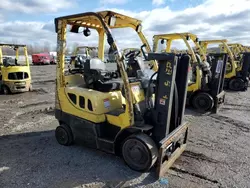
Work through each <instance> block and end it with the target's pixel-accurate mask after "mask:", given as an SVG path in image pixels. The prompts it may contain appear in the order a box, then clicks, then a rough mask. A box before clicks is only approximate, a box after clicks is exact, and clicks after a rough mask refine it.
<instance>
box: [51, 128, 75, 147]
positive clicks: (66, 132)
mask: <svg viewBox="0 0 250 188" xmlns="http://www.w3.org/2000/svg"><path fill="white" fill-rule="evenodd" d="M55 136H56V140H57V142H58V143H59V144H61V145H64V146H69V145H71V144H72V143H73V135H72V132H71V130H70V129H69V128H68V127H67V126H62V125H60V126H58V127H57V128H56V131H55Z"/></svg>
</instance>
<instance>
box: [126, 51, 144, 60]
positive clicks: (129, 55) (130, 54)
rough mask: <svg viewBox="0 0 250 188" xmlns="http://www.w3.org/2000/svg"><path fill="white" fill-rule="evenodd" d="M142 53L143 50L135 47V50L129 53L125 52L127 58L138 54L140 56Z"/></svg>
mask: <svg viewBox="0 0 250 188" xmlns="http://www.w3.org/2000/svg"><path fill="white" fill-rule="evenodd" d="M140 53H141V51H140V50H139V49H135V50H130V51H129V52H128V53H126V54H125V58H127V59H129V58H132V57H133V58H136V57H137V56H139V55H140Z"/></svg>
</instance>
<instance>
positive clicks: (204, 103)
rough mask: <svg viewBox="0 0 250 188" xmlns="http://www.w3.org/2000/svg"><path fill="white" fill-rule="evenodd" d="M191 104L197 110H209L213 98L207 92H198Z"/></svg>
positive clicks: (211, 106)
mask: <svg viewBox="0 0 250 188" xmlns="http://www.w3.org/2000/svg"><path fill="white" fill-rule="evenodd" d="M192 104H193V106H194V108H195V109H197V110H199V111H203V112H204V111H209V110H211V109H212V108H213V106H214V99H213V97H212V96H211V95H210V94H208V93H198V94H196V95H195V96H194V98H193V100H192Z"/></svg>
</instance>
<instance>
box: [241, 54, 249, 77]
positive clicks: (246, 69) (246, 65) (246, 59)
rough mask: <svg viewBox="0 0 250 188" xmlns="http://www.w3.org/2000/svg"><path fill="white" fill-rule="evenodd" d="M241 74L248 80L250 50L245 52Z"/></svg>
mask: <svg viewBox="0 0 250 188" xmlns="http://www.w3.org/2000/svg"><path fill="white" fill-rule="evenodd" d="M242 54H243V58H242V69H241V76H242V79H243V80H247V79H248V78H249V74H250V52H243V53H242Z"/></svg>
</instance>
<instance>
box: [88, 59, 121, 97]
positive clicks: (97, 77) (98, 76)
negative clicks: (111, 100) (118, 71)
mask: <svg viewBox="0 0 250 188" xmlns="http://www.w3.org/2000/svg"><path fill="white" fill-rule="evenodd" d="M105 69H106V66H105V63H104V62H102V61H101V60H100V59H98V58H92V59H86V61H85V63H84V80H85V82H86V86H87V88H90V89H94V90H96V91H100V92H111V91H117V90H120V88H121V85H122V84H121V82H119V81H117V80H112V78H111V79H108V80H107V79H106V78H105V75H106V74H107V73H108V71H105Z"/></svg>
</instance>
